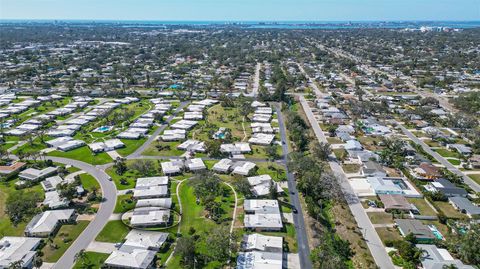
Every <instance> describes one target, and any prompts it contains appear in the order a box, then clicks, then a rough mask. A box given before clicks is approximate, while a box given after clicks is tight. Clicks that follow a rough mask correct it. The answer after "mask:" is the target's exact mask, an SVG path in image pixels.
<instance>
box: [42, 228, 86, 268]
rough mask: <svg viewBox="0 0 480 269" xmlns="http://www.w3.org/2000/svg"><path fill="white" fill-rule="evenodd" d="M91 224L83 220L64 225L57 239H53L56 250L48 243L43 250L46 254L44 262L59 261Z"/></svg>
mask: <svg viewBox="0 0 480 269" xmlns="http://www.w3.org/2000/svg"><path fill="white" fill-rule="evenodd" d="M89 223H90V222H89V221H85V220H82V221H78V222H77V224H73V225H70V224H69V225H62V227H60V230H58V232H57V235H56V236H55V238H53V244H54V245H56V248H52V247H51V246H50V245H49V243H47V245H46V246H45V247H44V248H43V249H42V251H43V254H44V256H43V260H44V261H45V262H56V261H58V259H60V257H62V255H63V253H65V251H66V250H67V249H68V248H69V247H70V245H71V244H72V243H73V242H74V241H75V239H76V238H77V237H78V236H79V235H80V234H81V233H82V231H83V230H84V229H85V228H86V227H87V225H88V224H89Z"/></svg>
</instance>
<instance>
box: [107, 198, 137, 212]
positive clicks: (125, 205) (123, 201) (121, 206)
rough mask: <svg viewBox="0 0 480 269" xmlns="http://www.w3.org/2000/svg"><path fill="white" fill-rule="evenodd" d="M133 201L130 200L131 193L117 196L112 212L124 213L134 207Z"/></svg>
mask: <svg viewBox="0 0 480 269" xmlns="http://www.w3.org/2000/svg"><path fill="white" fill-rule="evenodd" d="M135 204H136V203H135V202H134V201H133V200H132V195H131V194H124V195H118V196H117V204H116V205H115V210H114V211H113V213H125V212H127V211H129V210H132V209H134V208H135Z"/></svg>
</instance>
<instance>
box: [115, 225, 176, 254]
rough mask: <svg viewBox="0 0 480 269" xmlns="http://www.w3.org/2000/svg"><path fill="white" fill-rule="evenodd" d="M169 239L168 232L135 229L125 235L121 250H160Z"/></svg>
mask: <svg viewBox="0 0 480 269" xmlns="http://www.w3.org/2000/svg"><path fill="white" fill-rule="evenodd" d="M167 239H168V233H161V232H154V231H143V230H137V229H133V230H131V231H130V232H129V233H128V234H127V236H126V237H125V242H124V243H123V244H122V246H121V247H120V250H122V251H125V250H127V249H129V250H133V249H148V250H155V251H158V250H160V249H161V248H162V246H163V244H165V242H166V241H167Z"/></svg>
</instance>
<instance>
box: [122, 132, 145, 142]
mask: <svg viewBox="0 0 480 269" xmlns="http://www.w3.org/2000/svg"><path fill="white" fill-rule="evenodd" d="M117 137H118V138H122V139H133V140H136V139H140V138H141V137H143V134H141V133H135V132H130V131H128V130H127V131H125V132H121V133H119V134H118V135H117Z"/></svg>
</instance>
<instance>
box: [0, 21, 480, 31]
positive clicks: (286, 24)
mask: <svg viewBox="0 0 480 269" xmlns="http://www.w3.org/2000/svg"><path fill="white" fill-rule="evenodd" d="M8 24H38V25H41V24H68V25H70V26H92V25H116V26H120V27H149V28H155V27H173V26H186V27H198V28H202V27H209V26H211V27H237V28H247V29H356V28H390V29H401V28H419V27H421V26H427V27H448V28H461V29H468V28H478V27H480V21H264V22H262V21H122V20H118V21H115V20H0V25H8Z"/></svg>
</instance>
